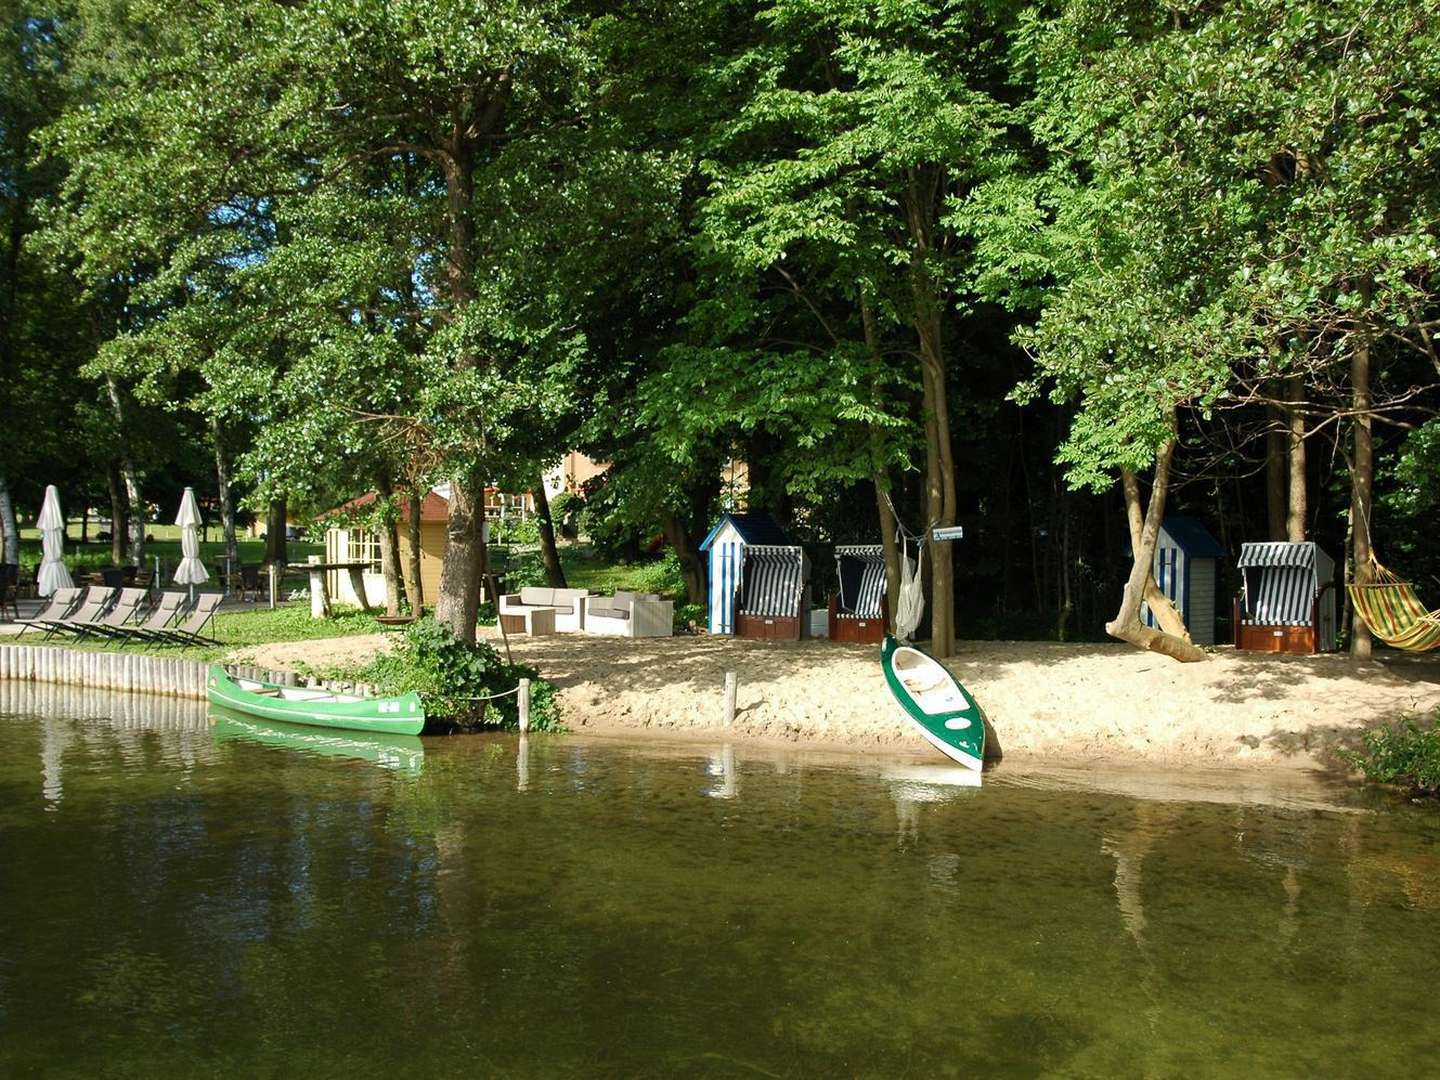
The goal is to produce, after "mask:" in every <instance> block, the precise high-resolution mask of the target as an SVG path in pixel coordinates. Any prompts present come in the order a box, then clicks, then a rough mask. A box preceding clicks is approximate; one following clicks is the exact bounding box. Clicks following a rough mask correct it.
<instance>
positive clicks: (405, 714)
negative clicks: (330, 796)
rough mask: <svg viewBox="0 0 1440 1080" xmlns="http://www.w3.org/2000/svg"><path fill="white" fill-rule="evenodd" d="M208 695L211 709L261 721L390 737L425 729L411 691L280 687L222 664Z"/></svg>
mask: <svg viewBox="0 0 1440 1080" xmlns="http://www.w3.org/2000/svg"><path fill="white" fill-rule="evenodd" d="M205 693H206V695H207V696H208V697H209V698H210V703H211V704H212V705H223V706H224V707H225V708H227V709H233V710H235V711H236V712H242V713H246V714H247V715H249V716H257V717H260V718H261V719H262V720H283V721H285V722H287V723H291V724H305V725H307V726H309V727H326V728H343V729H345V730H347V731H370V732H375V733H378V734H389V735H419V734H420V732H421V731H422V730H424V727H425V706H424V705H422V704H421V703H420V697H419V695H418V694H413V693H412V694H402V695H400V696H399V697H388V698H366V697H359V696H357V695H354V694H340V693H336V692H335V691H333V690H324V689H320V688H318V687H307V686H276V685H274V684H273V683H267V682H259V681H257V680H254V679H240V678H235V677H233V676H231V675H229V674H227V673H226V671H225V669H224V668H222V667H220V665H218V664H211V665H210V675H209V677H208V678H207V679H206V680H205Z"/></svg>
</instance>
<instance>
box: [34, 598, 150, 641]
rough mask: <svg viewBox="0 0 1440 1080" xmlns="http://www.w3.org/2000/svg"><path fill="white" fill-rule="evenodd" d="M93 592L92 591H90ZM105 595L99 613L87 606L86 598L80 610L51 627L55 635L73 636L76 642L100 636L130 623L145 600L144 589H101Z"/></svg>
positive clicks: (87, 600)
mask: <svg viewBox="0 0 1440 1080" xmlns="http://www.w3.org/2000/svg"><path fill="white" fill-rule="evenodd" d="M92 592H94V590H92ZM99 592H102V593H105V596H104V598H102V600H101V605H99V611H95V609H94V608H92V606H91V605H89V599H88V598H86V602H85V603H84V605H81V609H79V611H78V612H75V615H72V616H71V618H68V619H62V621H59V622H56V624H55V626H53V632H55V634H73V635H75V638H76V641H79V639H82V638H89V636H101V635H102V634H105V631H108V629H109V628H112V626H118V625H122V624H124V622H128V621H130V618H131V616H134V613H135V611H137V609H138V608H140V605H141V602H143V600H144V599H145V590H144V589H101V590H99Z"/></svg>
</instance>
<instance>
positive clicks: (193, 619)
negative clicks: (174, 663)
mask: <svg viewBox="0 0 1440 1080" xmlns="http://www.w3.org/2000/svg"><path fill="white" fill-rule="evenodd" d="M224 599H225V597H224V596H223V595H221V594H220V593H201V594H200V595H199V596H197V597H196V598H195V610H194V611H192V612H191V613H190V615H189V617H188V618H187V619H186V620H185V621H184V622H183V623H181V624H180V625H179V626H174V627H171V628H170V629H168V630H161V631H159V632H158V633H157V634H156V644H164V645H219V644H220V642H218V641H216V640H215V639H214V638H208V637H205V636H204V635H203V634H201V633H200V631H201V630H204V629H205V627H206V625H208V624H209V622H210V620H211V619H213V618H214V617H215V610H216V609H217V608H218V607H219V606H220V603H221V601H223V600H224Z"/></svg>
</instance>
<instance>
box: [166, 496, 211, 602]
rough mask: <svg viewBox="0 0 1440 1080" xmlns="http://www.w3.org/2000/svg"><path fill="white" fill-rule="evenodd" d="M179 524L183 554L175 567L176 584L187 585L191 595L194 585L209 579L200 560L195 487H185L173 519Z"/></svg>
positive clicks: (198, 515) (198, 520)
mask: <svg viewBox="0 0 1440 1080" xmlns="http://www.w3.org/2000/svg"><path fill="white" fill-rule="evenodd" d="M175 524H176V525H179V526H180V554H181V555H183V556H184V558H182V559H181V560H180V565H179V566H177V567H176V568H175V577H174V581H175V584H176V585H189V586H190V592H191V594H192V595H193V594H194V592H195V586H196V585H200V584H202V583H203V582H206V581H209V580H210V575H209V574H207V573H206V572H205V564H204V563H202V562H201V561H200V535H199V533H198V532H197V531H196V530H197V529H199V527H200V507H199V505H198V504H197V503H196V502H195V489H194V488H188V487H187V488H186V489H185V497H184V498H182V499H181V500H180V516H179V517H177V518H176V519H175Z"/></svg>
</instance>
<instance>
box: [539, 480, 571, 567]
mask: <svg viewBox="0 0 1440 1080" xmlns="http://www.w3.org/2000/svg"><path fill="white" fill-rule="evenodd" d="M535 517H536V519H537V524H538V525H539V526H540V559H541V561H543V562H544V563H545V580H546V581H547V582H549V583H550V587H551V588H552V589H568V588H569V586H568V585H567V584H565V568H564V567H563V566H561V565H560V549H559V548H557V547H556V546H555V522H554V521H553V520H552V519H551V517H550V496H549V495H547V494H546V493H545V477H543V476H542V477H540V482H539V483H538V484H537V485H536V486H535Z"/></svg>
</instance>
